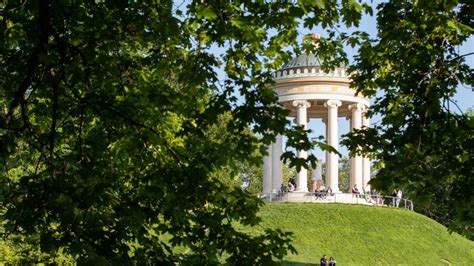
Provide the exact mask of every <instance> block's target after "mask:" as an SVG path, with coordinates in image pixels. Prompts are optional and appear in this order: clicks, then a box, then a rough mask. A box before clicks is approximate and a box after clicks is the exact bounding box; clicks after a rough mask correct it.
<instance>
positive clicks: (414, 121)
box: [346, 0, 474, 239]
mask: <svg viewBox="0 0 474 266" xmlns="http://www.w3.org/2000/svg"><path fill="white" fill-rule="evenodd" d="M377 9H378V15H377V27H378V35H377V38H375V39H369V38H368V37H367V35H364V34H361V35H359V36H362V38H363V39H364V41H362V42H361V43H360V49H359V54H358V55H357V57H356V63H355V66H354V67H353V68H352V70H353V73H352V78H353V86H354V87H355V88H356V89H357V90H358V92H359V93H362V94H364V95H366V96H370V97H375V102H374V103H373V105H372V109H371V111H370V112H369V115H370V116H373V115H377V114H378V115H380V116H381V122H380V124H378V125H375V126H374V127H373V128H372V129H370V130H361V131H357V132H355V134H352V136H351V139H350V141H349V140H346V144H349V143H350V146H351V149H352V151H353V152H355V151H358V152H360V151H362V152H368V153H369V154H370V155H371V156H372V157H373V158H375V159H377V160H378V165H379V166H380V170H379V171H378V173H377V177H376V178H375V179H373V180H372V182H371V184H372V186H373V187H375V188H376V189H378V190H381V191H385V192H390V191H391V190H392V189H394V188H402V189H403V190H404V191H405V195H408V197H410V198H411V199H413V200H414V201H415V202H416V204H418V205H419V207H420V208H421V209H424V213H427V214H430V212H433V211H434V213H436V214H435V215H431V216H432V217H434V218H437V219H438V220H439V221H441V222H443V223H444V224H446V225H448V226H449V227H450V228H451V229H452V230H455V231H457V232H460V233H462V234H464V235H465V236H467V237H470V238H471V239H472V238H473V237H474V200H473V193H472V189H473V188H474V167H473V165H474V156H473V154H474V121H473V119H471V118H469V117H468V116H466V115H463V114H459V112H458V110H457V109H456V105H455V103H454V102H453V96H454V94H455V92H456V90H457V89H458V87H459V85H460V84H464V85H468V86H471V87H472V86H473V85H474V71H473V69H472V67H470V66H469V65H467V64H466V63H465V58H466V57H467V56H473V55H472V54H460V49H459V46H460V45H462V44H463V43H464V42H465V41H466V40H467V39H468V38H469V37H471V36H472V34H473V32H474V28H473V27H474V16H473V9H474V4H473V2H472V1H464V0H461V1H401V0H393V1H388V2H385V3H382V4H379V5H378V7H377ZM378 91H381V93H378V94H376V93H377V92H378ZM430 206H431V207H430ZM437 206H439V208H438V210H436V211H435V209H436V208H437ZM442 212H444V213H445V214H443V215H442V217H441V216H439V214H440V213H442ZM443 217H444V218H443ZM448 217H449V218H448ZM446 218H447V219H446Z"/></svg>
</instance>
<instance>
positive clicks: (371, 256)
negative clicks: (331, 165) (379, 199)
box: [248, 203, 474, 265]
mask: <svg viewBox="0 0 474 266" xmlns="http://www.w3.org/2000/svg"><path fill="white" fill-rule="evenodd" d="M260 214H261V217H262V219H263V222H262V227H256V228H251V229H248V230H252V231H260V230H261V229H262V228H263V227H271V228H280V229H282V230H285V231H292V232H294V241H293V245H294V246H295V248H296V250H297V251H298V254H297V255H288V256H287V257H286V258H285V259H284V263H283V264H290V265H291V264H293V265H305V264H316V263H318V264H319V258H320V257H321V256H322V255H323V254H326V256H327V257H328V258H329V256H334V257H335V258H336V260H337V262H338V265H450V264H452V265H474V242H473V241H470V240H468V239H466V238H463V237H461V236H459V235H457V234H454V233H453V234H450V233H449V232H448V231H447V229H446V227H444V226H442V225H441V224H439V223H437V222H435V221H433V220H431V219H429V218H426V217H425V216H422V215H420V214H417V213H415V212H411V211H408V210H404V209H395V208H388V207H371V206H362V205H344V204H295V203H293V204H292V203H286V204H266V205H265V206H264V207H263V208H262V210H261V213H260Z"/></svg>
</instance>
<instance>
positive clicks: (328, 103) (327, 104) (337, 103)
mask: <svg viewBox="0 0 474 266" xmlns="http://www.w3.org/2000/svg"><path fill="white" fill-rule="evenodd" d="M341 105H342V102H341V101H339V100H327V101H326V102H325V103H324V107H327V108H335V107H339V106H341Z"/></svg>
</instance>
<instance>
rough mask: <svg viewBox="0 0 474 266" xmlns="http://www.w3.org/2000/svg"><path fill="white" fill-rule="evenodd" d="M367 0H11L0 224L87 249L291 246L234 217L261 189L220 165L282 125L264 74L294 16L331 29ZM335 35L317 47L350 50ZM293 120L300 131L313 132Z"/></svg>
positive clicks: (212, 258) (210, 253)
mask: <svg viewBox="0 0 474 266" xmlns="http://www.w3.org/2000/svg"><path fill="white" fill-rule="evenodd" d="M367 9H368V8H367V7H364V6H360V5H359V4H357V3H355V2H354V1H346V0H344V1H340V2H336V1H334V2H324V3H322V2H316V3H313V2H310V1H301V2H300V3H298V4H296V5H295V4H292V3H283V2H275V3H270V2H269V3H266V2H255V1H242V2H234V1H213V2H212V4H209V3H203V2H198V1H193V2H192V3H189V4H188V5H187V6H186V7H184V6H178V5H176V4H174V3H173V2H172V1H85V2H82V1H70V0H59V1H54V2H53V1H46V0H40V1H28V0H27V1H8V3H7V4H6V5H5V7H4V9H2V13H1V14H0V64H1V65H2V68H0V88H2V90H1V91H0V93H1V95H0V106H1V112H2V113H1V118H0V143H1V145H0V147H1V150H0V152H1V156H0V157H1V160H2V166H3V167H2V168H3V169H2V172H1V174H0V202H1V205H0V206H1V208H2V210H1V214H2V220H3V221H4V223H5V224H4V228H5V233H4V236H9V235H11V234H15V235H21V236H35V237H38V238H39V243H40V247H41V251H42V252H45V253H47V254H52V255H54V254H56V253H57V252H59V250H62V252H64V253H65V254H71V255H72V256H74V257H76V256H77V257H78V262H79V263H90V264H92V263H93V264H120V263H132V262H145V263H153V262H174V261H177V260H186V261H188V262H190V263H216V262H217V261H220V260H221V259H227V261H228V262H230V263H235V262H237V261H238V262H239V263H244V264H253V263H265V262H269V261H270V260H273V259H275V258H282V257H283V256H284V255H285V254H286V253H287V252H288V251H290V252H291V251H294V250H293V249H292V247H291V245H290V244H289V242H290V238H289V234H288V233H286V232H282V231H279V230H267V231H265V232H264V233H262V234H261V235H258V236H252V235H248V234H245V233H242V232H239V231H238V230H236V229H235V228H234V226H233V225H234V224H235V223H241V224H244V225H255V224H257V223H258V222H259V218H258V217H257V216H256V212H257V210H258V208H259V207H260V206H261V204H262V202H261V201H259V200H258V199H256V198H254V197H253V196H252V195H250V194H249V193H247V192H245V191H242V190H241V189H240V188H234V187H229V186H228V185H226V184H224V182H222V180H220V179H218V178H215V175H214V173H215V172H216V171H219V170H220V169H225V167H230V168H229V169H231V170H232V171H233V170H234V166H235V162H239V161H240V162H244V161H246V160H248V156H249V154H250V153H251V152H252V151H254V150H255V149H259V148H261V147H263V145H261V144H262V143H263V144H269V143H270V142H271V141H272V140H273V139H274V137H275V134H281V133H283V132H284V131H285V126H286V124H287V121H286V119H285V114H286V112H285V111H284V110H282V108H281V107H280V106H279V105H277V104H275V102H276V97H275V95H274V93H273V92H272V91H271V90H269V89H268V88H267V86H268V84H270V82H271V71H272V70H273V69H275V68H276V67H278V66H280V65H281V64H282V62H284V61H285V60H287V59H288V58H290V56H291V53H290V52H289V51H286V50H285V49H286V48H285V47H286V46H289V45H295V44H296V37H297V31H296V26H297V25H298V24H299V23H300V21H303V23H304V24H305V25H308V26H314V25H322V26H324V27H328V28H329V30H330V31H331V30H332V28H333V27H334V26H336V25H338V24H340V23H344V24H345V25H348V26H350V25H353V24H356V23H357V22H358V20H359V18H360V12H361V10H367ZM332 36H333V37H334V38H333V39H331V40H327V41H325V42H324V43H322V45H321V51H322V52H321V55H324V56H325V57H327V58H334V59H335V60H336V59H337V60H339V61H340V60H345V58H344V54H343V53H341V51H342V49H341V48H342V44H341V42H340V41H339V40H338V39H337V36H335V35H332ZM211 49H220V50H221V51H222V52H221V54H220V55H215V54H213V53H212V52H211ZM218 68H222V69H224V71H225V77H224V78H223V80H222V81H221V82H220V83H219V82H218V77H217V72H216V70H217V69H218ZM237 96H240V97H237ZM226 112H230V114H231V118H230V121H229V122H228V123H226V132H225V133H226V134H222V135H218V136H217V135H216V134H213V133H212V132H213V130H215V126H216V125H218V124H219V123H220V122H219V117H220V115H222V114H224V113H226ZM249 126H252V127H253V128H254V131H255V132H256V133H257V134H258V135H259V136H261V138H257V137H256V136H255V135H250V134H247V133H246V129H247V128H248V127H249ZM290 131H291V130H290ZM290 131H289V132H290ZM293 131H294V132H297V133H298V134H296V133H295V134H294V136H295V139H294V140H295V141H294V143H298V145H309V146H311V144H308V143H310V141H309V140H308V139H307V137H306V135H305V134H300V133H301V129H295V130H293ZM287 159H288V160H290V161H293V162H294V164H295V165H296V167H302V166H304V165H306V164H307V162H306V161H295V158H294V156H293V157H292V155H288V158H287ZM232 171H231V172H232ZM175 246H184V247H185V248H187V250H189V253H188V254H186V256H179V254H178V253H176V251H175V250H174V249H173V247H175Z"/></svg>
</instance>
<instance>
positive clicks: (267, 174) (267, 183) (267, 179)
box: [262, 144, 272, 193]
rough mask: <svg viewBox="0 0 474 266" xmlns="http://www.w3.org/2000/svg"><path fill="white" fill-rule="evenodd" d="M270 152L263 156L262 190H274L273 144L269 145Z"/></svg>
mask: <svg viewBox="0 0 474 266" xmlns="http://www.w3.org/2000/svg"><path fill="white" fill-rule="evenodd" d="M267 152H268V154H267V155H265V156H263V184H262V192H263V193H270V192H272V144H270V145H268V147H267Z"/></svg>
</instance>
